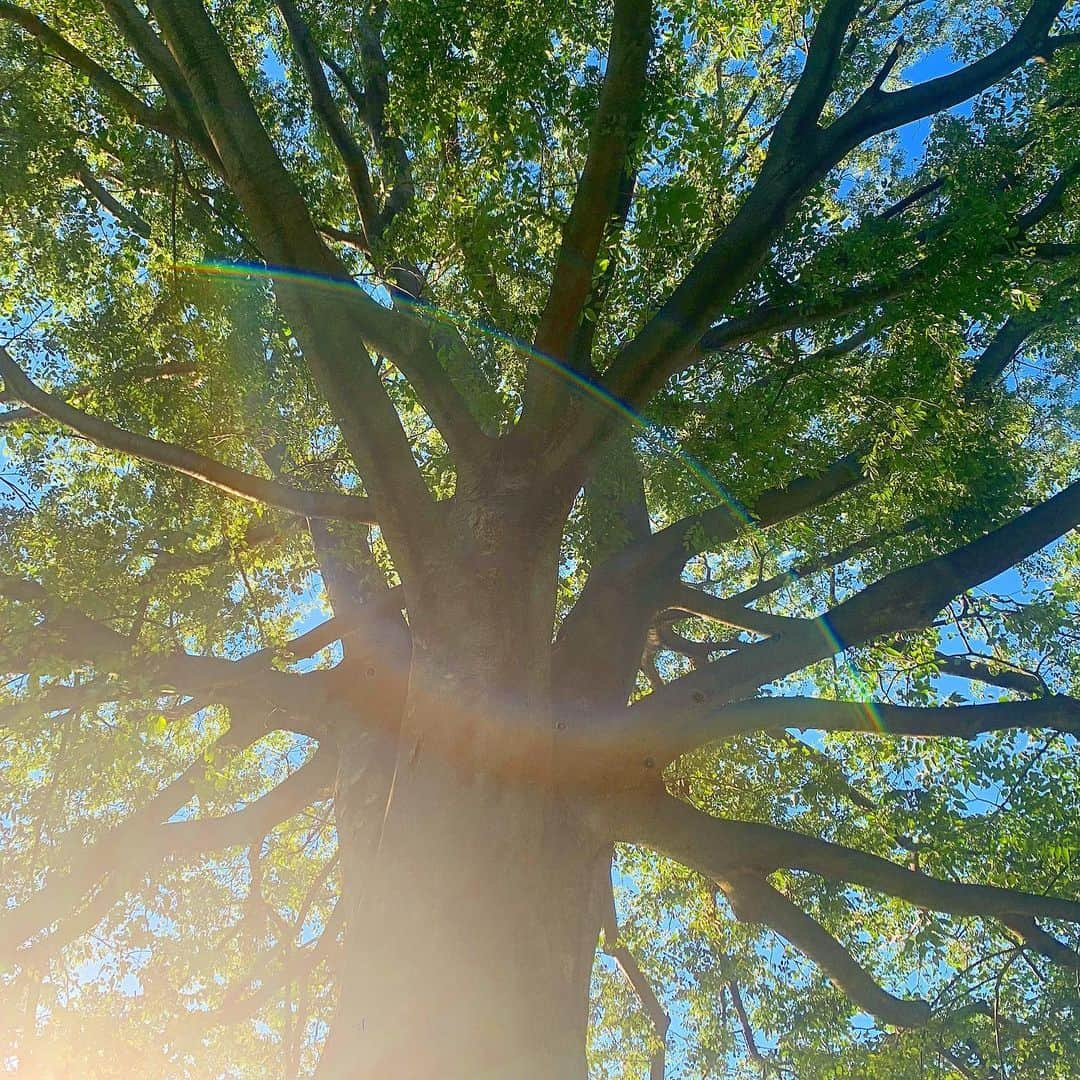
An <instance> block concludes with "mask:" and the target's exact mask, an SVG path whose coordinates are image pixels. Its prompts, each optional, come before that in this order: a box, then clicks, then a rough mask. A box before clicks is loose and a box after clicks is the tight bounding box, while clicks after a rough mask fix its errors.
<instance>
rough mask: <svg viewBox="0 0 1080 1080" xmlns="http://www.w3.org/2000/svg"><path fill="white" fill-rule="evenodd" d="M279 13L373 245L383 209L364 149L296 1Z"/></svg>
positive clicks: (280, 1) (284, 0) (287, 0)
mask: <svg viewBox="0 0 1080 1080" xmlns="http://www.w3.org/2000/svg"><path fill="white" fill-rule="evenodd" d="M276 3H277V6H278V10H279V11H280V12H281V15H282V18H283V19H284V20H285V25H286V27H288V31H289V37H290V38H291V40H292V45H293V51H294V52H295V53H296V58H297V60H298V61H299V63H300V67H301V69H302V71H303V72H304V78H305V79H306V80H307V84H308V90H309V92H310V96H311V103H312V105H313V107H314V109H315V114H316V115H317V116H318V117H319V119H320V121H322V124H323V126H324V127H325V128H326V131H327V134H328V135H329V136H330V141H331V142H332V143H333V144H334V148H335V149H336V150H337V152H338V155H339V156H340V158H341V161H342V163H343V164H344V166H345V172H346V175H347V176H348V178H349V186H350V187H351V188H352V192H353V197H354V198H355V200H356V208H357V210H358V211H359V213H360V221H361V223H362V224H363V226H364V232H365V234H366V236H367V242H368V244H369V245H370V244H371V242H372V240H373V239H374V237H373V233H374V232H375V230H376V229H377V226H378V215H379V208H378V205H377V203H376V201H375V193H374V192H373V190H372V187H371V176H370V174H369V173H368V165H367V159H366V158H365V157H364V152H363V150H362V149H361V148H360V144H359V143H358V142H357V141H356V139H355V138H354V137H353V134H352V132H351V131H350V130H349V128H348V125H346V123H345V121H344V119H343V118H342V115H341V111H340V110H339V109H338V107H337V103H336V102H335V101H334V96H333V94H332V93H331V92H330V85H329V83H328V82H327V80H326V73H325V72H324V71H323V65H322V57H321V56H320V53H319V49H318V47H317V46H316V45H315V43H314V41H312V38H311V31H310V29H309V28H308V25H307V23H306V22H305V21H304V19H303V18H302V17H301V15H300V12H299V10H298V9H297V7H296V5H295V4H294V3H293V0H276Z"/></svg>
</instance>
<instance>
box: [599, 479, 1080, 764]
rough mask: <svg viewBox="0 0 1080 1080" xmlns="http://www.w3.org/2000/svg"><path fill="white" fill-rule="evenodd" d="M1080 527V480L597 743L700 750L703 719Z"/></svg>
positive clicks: (706, 677) (655, 704)
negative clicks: (692, 747)
mask: <svg viewBox="0 0 1080 1080" xmlns="http://www.w3.org/2000/svg"><path fill="white" fill-rule="evenodd" d="M1078 523H1080V481H1077V482H1075V483H1073V484H1071V485H1070V486H1069V487H1067V488H1065V489H1064V490H1063V491H1061V492H1060V493H1059V494H1057V495H1055V496H1054V497H1053V498H1052V499H1050V500H1048V501H1047V502H1045V503H1042V504H1040V505H1039V506H1037V507H1035V508H1034V509H1032V510H1029V511H1028V512H1027V513H1025V514H1021V515H1020V516H1019V517H1017V518H1014V519H1013V520H1012V521H1010V522H1009V523H1008V524H1006V525H1003V526H1001V527H1000V528H998V529H995V530H994V531H993V532H991V533H988V534H987V535H986V536H983V537H980V538H979V539H978V540H975V541H973V542H972V543H970V544H967V545H965V546H964V547H961V548H958V549H956V550H955V551H952V552H950V553H949V554H947V555H941V556H939V557H937V558H935V559H929V560H927V561H926V562H923V563H920V564H918V565H915V566H911V567H908V568H907V569H904V570H899V571H896V572H895V573H892V574H889V575H888V576H887V577H885V578H882V579H881V580H880V581H878V582H876V583H875V584H873V585H870V586H868V587H867V588H865V589H864V590H862V592H859V593H857V594H856V595H855V596H853V597H851V599H849V600H846V601H844V602H843V603H841V604H840V605H838V606H837V607H836V608H834V609H833V610H832V611H830V612H828V613H827V614H826V615H823V616H821V617H820V618H818V619H814V620H805V621H802V622H801V623H800V624H799V625H797V626H795V627H792V628H791V629H790V630H788V631H787V632H784V633H781V634H779V635H776V636H774V637H771V638H768V639H767V640H765V641H762V642H758V643H756V644H752V645H748V646H747V647H746V648H744V649H741V650H740V651H739V652H737V653H733V654H731V655H730V656H726V657H722V658H720V659H718V660H715V661H713V662H712V663H711V664H709V665H707V666H706V667H703V668H700V669H699V670H697V671H695V672H693V673H692V674H689V675H685V676H683V677H681V678H679V679H676V680H675V681H674V682H671V683H669V684H668V685H667V686H665V687H664V689H663V690H660V691H656V692H654V693H652V694H650V695H649V696H648V697H646V698H643V699H642V700H641V701H639V702H637V703H636V704H635V705H633V707H632V708H630V709H629V710H627V711H625V712H624V713H623V714H622V715H619V714H615V715H613V716H609V717H607V718H601V719H599V720H598V721H597V722H596V724H595V725H594V726H593V728H592V731H591V732H588V731H587V732H586V733H585V735H586V738H587V739H590V738H597V739H598V740H599V742H600V744H601V745H604V744H606V745H608V747H609V748H610V750H612V751H616V750H620V752H621V753H622V754H624V755H625V756H626V758H627V760H628V761H631V762H635V761H636V763H637V766H638V767H640V766H641V765H642V764H643V763H644V762H648V765H647V766H646V767H647V768H652V767H654V766H657V765H660V766H662V765H663V764H665V763H667V762H668V761H671V760H672V759H673V758H675V757H678V756H679V754H681V753H683V752H685V750H686V748H687V747H689V746H693V745H696V744H697V741H698V740H699V737H700V732H701V730H702V726H703V724H705V723H707V721H706V720H703V718H704V717H707V716H708V715H710V714H715V712H716V710H717V709H719V708H720V707H722V706H723V705H726V704H727V703H729V702H732V701H738V700H740V699H742V698H749V697H752V696H753V695H754V694H755V692H756V691H757V689H758V687H760V686H763V685H765V684H766V683H769V682H772V681H774V680H775V679H778V678H781V677H783V676H785V675H789V674H791V673H792V672H794V671H798V670H800V669H801V668H803V667H806V666H807V665H808V664H812V663H815V662H816V661H818V660H823V659H825V658H826V657H828V656H832V655H833V654H834V653H836V652H837V651H839V650H842V649H845V648H848V647H851V646H853V645H858V644H861V643H863V642H865V641H869V640H871V639H873V638H876V637H880V636H882V635H884V634H890V633H897V632H898V631H900V630H908V629H916V628H920V627H923V626H925V625H926V624H927V623H929V622H930V621H932V619H933V618H934V616H935V615H936V614H937V613H938V612H939V611H940V610H941V609H942V608H943V607H944V606H945V605H946V604H947V603H948V602H949V601H950V600H951V599H952V598H953V597H954V596H957V595H959V594H960V593H962V592H964V591H965V590H966V589H969V588H972V587H974V586H975V585H978V584H980V583H982V582H983V581H986V580H988V579H989V578H991V577H994V576H995V575H996V574H999V573H1001V572H1003V571H1005V570H1007V569H1009V568H1010V567H1011V566H1013V565H1015V564H1016V563H1018V562H1019V561H1021V560H1022V559H1024V558H1027V557H1028V556H1029V555H1032V554H1034V553H1035V552H1037V551H1039V550H1041V549H1042V548H1043V547H1045V546H1046V545H1047V544H1049V543H1051V542H1052V541H1054V540H1056V539H1057V538H1058V537H1060V536H1063V535H1064V534H1065V533H1067V532H1069V531H1070V530H1072V529H1074V528H1075V527H1076V526H1077V524H1078Z"/></svg>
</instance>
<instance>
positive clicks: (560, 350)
mask: <svg viewBox="0 0 1080 1080" xmlns="http://www.w3.org/2000/svg"><path fill="white" fill-rule="evenodd" d="M651 24H652V3H651V0H616V2H615V14H614V22H613V25H612V30H611V43H610V45H609V48H608V57H607V67H606V70H605V72H604V83H603V86H602V88H601V91H600V102H599V105H598V107H597V110H596V116H595V117H594V119H593V124H592V129H591V131H590V134H589V151H588V155H587V157H586V161H585V168H584V170H583V171H582V174H581V179H580V181H579V182H578V187H577V193H576V194H575V196H574V204H573V207H572V208H571V210H570V217H569V218H568V220H567V222H566V225H565V227H564V228H563V235H562V245H561V247H560V249H559V257H558V261H557V263H556V265H555V272H554V274H553V276H552V282H551V289H550V291H549V294H548V300H547V304H546V306H545V308H544V312H543V315H542V316H541V318H540V323H539V326H538V327H537V331H536V337H535V339H534V342H533V344H534V345H535V347H536V348H537V349H538V350H539V351H540V352H542V353H545V354H546V355H549V356H554V357H556V358H557V359H560V360H567V359H569V356H568V353H569V348H570V343H571V341H572V340H573V336H574V332H575V330H576V328H577V324H578V320H579V319H580V318H581V312H582V308H583V306H584V304H585V299H586V297H587V296H588V294H589V289H590V286H591V285H592V278H593V270H594V267H595V264H596V257H597V253H598V252H599V250H600V244H601V242H602V241H603V238H604V234H605V232H606V231H607V229H608V224H609V221H610V220H611V218H612V216H613V215H614V213H615V209H616V204H617V202H618V199H619V193H620V189H621V187H622V176H623V170H624V167H625V165H626V161H627V158H628V155H629V153H630V147H631V144H632V142H633V139H634V137H635V136H636V134H637V129H638V125H639V123H640V115H641V103H642V96H643V92H644V86H645V67H646V63H647V61H648V57H649V48H650V46H651V44H652V25H651ZM552 377H553V376H551V375H550V373H546V372H545V369H544V368H542V367H540V366H533V367H532V368H531V369H530V380H531V381H533V382H534V383H535V381H536V380H537V379H540V378H552Z"/></svg>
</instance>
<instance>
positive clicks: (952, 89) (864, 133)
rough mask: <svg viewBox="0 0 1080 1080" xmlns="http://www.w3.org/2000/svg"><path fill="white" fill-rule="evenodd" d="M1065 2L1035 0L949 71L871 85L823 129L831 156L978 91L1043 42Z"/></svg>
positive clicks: (1035, 50)
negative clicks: (1011, 25) (995, 38)
mask: <svg viewBox="0 0 1080 1080" xmlns="http://www.w3.org/2000/svg"><path fill="white" fill-rule="evenodd" d="M1062 7H1064V4H1063V2H1062V0H1034V2H1033V3H1032V5H1031V7H1030V8H1029V9H1028V13H1027V15H1025V16H1024V18H1023V20H1022V21H1021V22H1020V25H1019V26H1018V27H1017V28H1016V32H1015V33H1014V34H1013V36H1012V37H1011V38H1010V39H1009V40H1008V41H1007V42H1005V44H1004V45H1002V46H1001V47H1000V48H998V49H995V50H994V51H993V52H992V53H990V54H989V55H987V56H985V57H983V58H982V59H981V60H977V61H975V63H973V64H969V65H968V66H967V67H963V68H960V70H959V71H954V72H951V73H950V74H948V75H942V76H939V77H938V78H936V79H929V80H928V81H926V82H923V83H919V84H918V85H916V86H911V87H908V88H907V89H905V90H896V91H886V90H883V89H882V88H881V87H880V86H879V85H873V86H871V87H870V89H869V90H867V92H866V93H865V94H863V96H862V97H861V98H860V99H859V100H858V102H857V103H856V104H855V105H854V106H853V107H852V108H851V110H850V111H848V112H847V113H846V114H845V115H844V116H842V117H841V118H840V119H839V120H837V121H836V122H835V123H834V124H832V125H831V126H830V127H829V128H828V129H827V131H826V136H827V139H828V141H829V144H830V150H831V155H832V156H833V158H834V159H836V160H839V157H840V156H842V155H843V154H845V153H847V151H848V150H850V149H852V148H853V147H855V146H857V145H858V144H859V143H861V142H863V141H865V140H866V139H868V138H870V137H871V136H872V135H876V134H878V133H879V132H882V131H888V130H890V129H892V128H897V127H901V126H903V125H904V124H910V123H911V122H912V121H914V120H919V119H921V118H922V117H924V116H930V115H932V114H934V113H938V112H941V111H942V110H944V109H950V108H952V107H953V106H954V105H959V104H960V103H961V102H964V101H967V100H968V99H969V98H972V97H975V95H976V94H980V93H982V91H983V90H986V89H987V88H988V87H990V86H993V85H994V83H996V82H999V81H1000V80H1001V79H1003V78H1005V76H1006V75H1008V74H1009V73H1010V72H1012V71H1015V70H1016V69H1017V68H1018V67H1020V66H1021V65H1023V64H1024V63H1026V62H1027V61H1028V60H1030V59H1031V58H1032V57H1033V56H1035V55H1036V54H1037V53H1039V51H1040V50H1041V49H1043V48H1045V46H1046V43H1047V35H1048V33H1049V31H1050V27H1051V26H1052V25H1053V22H1054V19H1056V18H1057V15H1058V13H1059V12H1060V11H1061V9H1062Z"/></svg>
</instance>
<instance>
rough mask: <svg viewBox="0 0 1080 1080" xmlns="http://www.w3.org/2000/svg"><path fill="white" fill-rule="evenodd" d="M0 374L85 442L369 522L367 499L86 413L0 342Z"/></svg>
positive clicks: (235, 488) (255, 498) (252, 497)
mask: <svg viewBox="0 0 1080 1080" xmlns="http://www.w3.org/2000/svg"><path fill="white" fill-rule="evenodd" d="M0 375H3V378H4V388H5V390H6V392H7V393H9V394H12V395H14V396H15V397H17V398H18V399H19V400H20V401H22V402H24V403H25V404H26V405H28V406H29V407H30V408H32V409H34V410H35V411H37V412H39V413H41V414H42V415H43V416H48V417H49V418H50V419H52V420H55V421H57V423H60V424H63V425H64V426H65V427H68V428H70V429H71V430H72V431H76V432H78V433H79V434H80V435H83V436H84V437H85V438H87V439H89V440H90V441H91V442H93V443H96V444H97V445H98V446H102V447H105V448H106V449H109V450H117V451H119V452H120V453H123V454H130V455H131V456H132V457H136V458H139V459H141V460H143V461H150V462H153V463H154V464H156V465H163V466H165V468H168V469H173V470H174V471H176V472H181V473H183V474H184V475H185V476H191V477H193V478H194V479H196V480H201V481H202V482H203V483H204V484H209V485H210V486H211V487H215V488H217V489H218V490H219V491H224V492H226V493H228V494H229V495H233V496H235V497H236V498H239V499H247V500H248V501H250V502H257V503H262V504H263V505H265V506H274V507H277V508H278V509H280V510H287V511H289V512H290V513H293V514H300V515H302V516H303V517H313V518H342V519H345V520H349V521H362V522H366V523H368V524H374V523H375V519H374V517H373V515H372V508H371V503H370V502H369V500H367V499H362V498H358V497H356V496H353V495H340V494H337V493H336V492H322V491H301V490H299V489H296V488H290V487H287V486H286V485H285V484H280V483H278V482H277V481H276V480H266V479H264V478H263V477H260V476H252V475H251V474H249V473H244V472H241V471H240V470H239V469H234V468H232V467H231V466H229V465H224V464H222V463H221V462H219V461H214V460H213V459H212V458H208V457H204V456H203V455H202V454H198V453H196V452H195V451H193V450H188V449H186V448H185V447H182V446H177V445H176V444H175V443H167V442H162V441H160V440H159V439H152V438H150V437H149V436H146V435H137V434H135V433H134V432H130V431H125V430H124V429H123V428H118V427H116V426H114V425H113V424H110V423H108V422H107V421H105V420H99V419H98V418H97V417H94V416H89V415H88V414H87V413H84V412H82V411H81V410H79V409H76V408H75V407H74V406H72V405H69V404H67V402H65V401H63V400H61V399H60V398H58V397H54V396H53V395H52V394H49V393H46V392H45V391H44V390H42V389H41V388H40V387H39V386H37V385H36V384H35V383H34V382H32V381H31V380H30V379H29V378H28V377H27V375H26V374H25V373H24V372H23V370H22V368H20V367H19V365H18V364H17V363H16V362H15V360H14V359H13V358H12V356H11V354H10V353H9V352H8V351H7V350H6V349H5V348H3V346H0Z"/></svg>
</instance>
